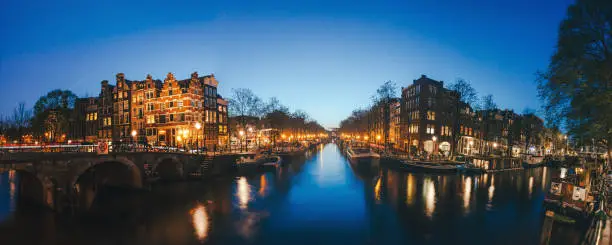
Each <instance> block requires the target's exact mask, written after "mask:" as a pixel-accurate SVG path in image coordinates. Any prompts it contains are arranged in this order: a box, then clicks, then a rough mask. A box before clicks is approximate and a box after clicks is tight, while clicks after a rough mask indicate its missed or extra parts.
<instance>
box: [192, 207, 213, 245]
mask: <svg viewBox="0 0 612 245" xmlns="http://www.w3.org/2000/svg"><path fill="white" fill-rule="evenodd" d="M190 213H191V221H192V223H193V229H194V230H195V234H196V236H197V238H198V240H200V242H204V241H205V240H206V238H207V237H208V230H209V223H208V222H209V220H208V213H207V212H206V207H205V206H204V205H201V204H200V205H198V206H197V207H195V208H193V209H192V210H191V212H190Z"/></svg>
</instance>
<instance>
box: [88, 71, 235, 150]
mask: <svg viewBox="0 0 612 245" xmlns="http://www.w3.org/2000/svg"><path fill="white" fill-rule="evenodd" d="M217 86H218V81H217V80H216V79H215V76H214V75H212V74H211V75H207V76H198V73H197V72H194V73H192V74H191V77H190V78H188V79H183V80H177V79H176V78H175V77H174V75H173V74H172V73H168V74H167V76H166V78H165V79H164V80H163V81H161V80H154V79H153V78H152V76H151V75H147V77H146V79H145V80H140V81H139V80H128V79H126V78H125V75H124V74H123V73H118V74H117V75H116V85H110V84H109V83H108V81H106V80H105V81H102V82H101V91H100V95H99V97H98V98H88V99H87V101H85V100H83V101H82V102H83V103H82V105H81V106H79V109H78V110H79V112H78V113H79V114H82V115H84V118H85V119H84V120H83V121H84V122H83V123H81V125H82V127H84V130H81V129H79V132H81V131H83V133H82V134H80V136H81V138H83V139H84V140H85V141H95V140H100V141H106V142H109V143H110V142H112V144H114V145H118V144H126V143H128V144H132V143H138V144H149V145H155V146H173V147H189V148H195V147H202V146H206V147H209V149H212V148H213V147H214V146H216V145H218V144H220V142H222V141H223V140H226V139H227V131H228V127H227V121H228V120H227V106H228V102H227V101H226V100H224V99H223V98H222V97H221V96H219V95H218V94H217ZM92 132H96V133H95V134H92ZM94 136H95V137H94Z"/></svg>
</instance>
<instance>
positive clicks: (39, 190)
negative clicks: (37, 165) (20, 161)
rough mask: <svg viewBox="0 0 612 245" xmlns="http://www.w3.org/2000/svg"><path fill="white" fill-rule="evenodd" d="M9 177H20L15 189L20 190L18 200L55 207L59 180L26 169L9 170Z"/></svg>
mask: <svg viewBox="0 0 612 245" xmlns="http://www.w3.org/2000/svg"><path fill="white" fill-rule="evenodd" d="M9 175H13V176H9V178H15V177H17V178H19V180H18V185H19V187H11V188H16V190H15V191H18V194H17V195H18V200H19V201H25V202H29V203H32V204H36V205H42V206H44V207H47V208H50V209H54V208H55V200H56V187H57V181H56V180H55V179H54V178H52V177H49V176H41V175H37V174H35V173H32V172H30V171H28V170H25V169H15V170H11V171H9Z"/></svg>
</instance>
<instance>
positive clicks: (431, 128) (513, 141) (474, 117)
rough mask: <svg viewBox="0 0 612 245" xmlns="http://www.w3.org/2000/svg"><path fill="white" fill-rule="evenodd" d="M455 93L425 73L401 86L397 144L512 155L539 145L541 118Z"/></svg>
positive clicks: (418, 149)
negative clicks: (484, 105) (477, 106)
mask: <svg viewBox="0 0 612 245" xmlns="http://www.w3.org/2000/svg"><path fill="white" fill-rule="evenodd" d="M459 98H460V96H459V94H458V93H457V92H456V91H453V90H449V89H447V88H444V83H443V82H442V81H436V80H433V79H431V78H428V77H427V76H425V75H423V76H421V78H419V79H416V80H414V81H413V83H412V84H411V85H410V86H408V87H405V88H402V94H401V99H400V110H399V111H400V116H399V124H400V125H399V128H400V138H399V139H398V140H397V141H398V142H399V143H400V144H401V146H402V147H401V148H403V149H404V150H405V151H416V152H427V153H428V154H432V153H433V154H444V155H448V154H450V153H451V152H455V153H459V154H465V155H489V154H494V155H508V156H510V155H512V156H518V155H519V154H520V153H533V154H541V153H542V152H543V151H544V147H543V143H544V141H543V138H542V136H541V132H542V131H543V129H544V126H543V120H542V119H541V118H539V117H537V116H536V115H534V114H527V115H519V114H516V113H514V111H512V110H500V109H490V110H480V111H476V110H474V109H473V108H472V107H471V106H470V105H469V104H466V103H464V102H462V101H460V99H459ZM392 115H393V114H392ZM393 126H395V125H393V124H391V127H393Z"/></svg>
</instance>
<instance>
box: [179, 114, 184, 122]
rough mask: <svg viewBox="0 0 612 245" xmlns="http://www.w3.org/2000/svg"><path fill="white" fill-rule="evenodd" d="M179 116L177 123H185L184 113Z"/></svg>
mask: <svg viewBox="0 0 612 245" xmlns="http://www.w3.org/2000/svg"><path fill="white" fill-rule="evenodd" d="M179 115H180V116H179V121H180V122H184V121H185V113H181V114H179Z"/></svg>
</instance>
